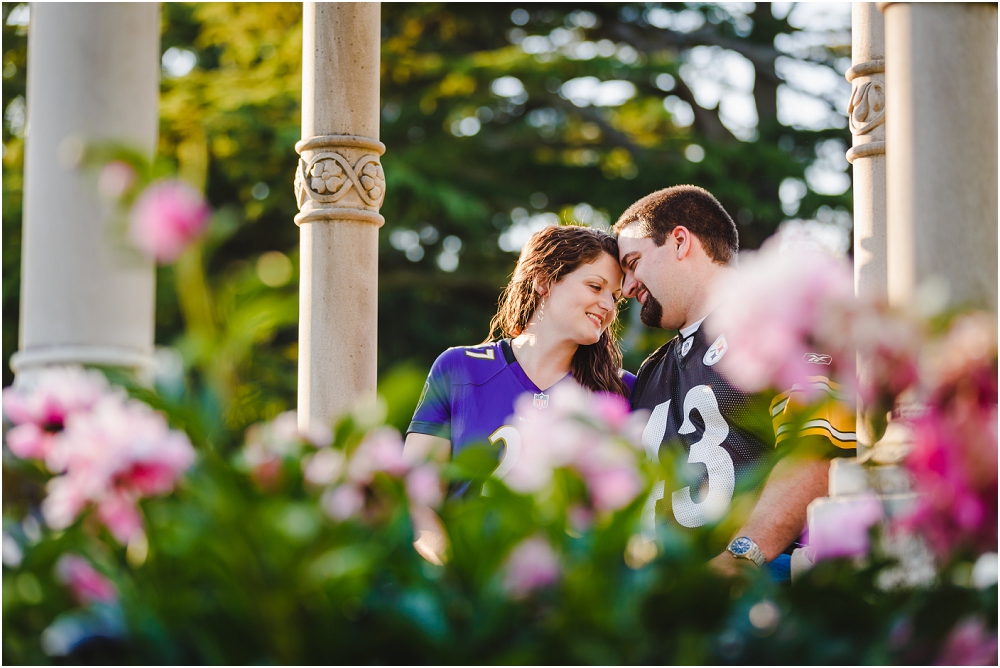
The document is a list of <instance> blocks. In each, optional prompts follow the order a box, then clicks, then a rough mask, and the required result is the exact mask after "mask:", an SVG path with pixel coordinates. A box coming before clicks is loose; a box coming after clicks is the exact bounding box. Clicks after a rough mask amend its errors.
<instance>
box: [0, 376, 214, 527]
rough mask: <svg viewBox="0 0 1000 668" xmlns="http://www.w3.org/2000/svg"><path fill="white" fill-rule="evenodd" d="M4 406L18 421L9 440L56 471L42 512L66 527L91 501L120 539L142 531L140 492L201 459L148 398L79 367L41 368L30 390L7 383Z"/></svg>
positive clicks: (164, 487)
mask: <svg viewBox="0 0 1000 668" xmlns="http://www.w3.org/2000/svg"><path fill="white" fill-rule="evenodd" d="M3 399H4V413H5V414H6V416H7V418H8V419H10V420H11V422H13V423H14V424H15V425H16V426H15V427H13V428H12V429H11V430H10V431H9V432H8V439H7V444H8V447H9V448H10V449H11V452H12V453H14V454H15V455H17V456H19V457H22V458H27V459H39V460H42V461H44V463H45V466H46V467H47V468H48V469H49V471H51V472H52V473H54V474H56V475H55V477H53V478H52V479H51V480H49V482H48V485H47V488H46V489H47V492H48V494H47V496H46V497H45V499H44V501H43V502H42V514H43V515H44V517H45V520H46V523H47V524H48V525H49V526H50V527H52V528H53V529H57V530H58V529H65V528H66V527H68V526H70V525H71V524H72V523H73V522H74V521H75V520H76V518H77V517H78V516H79V515H80V513H81V512H83V511H84V509H86V508H87V507H89V506H93V507H95V508H96V511H97V517H98V519H99V520H100V521H101V522H102V523H103V524H104V525H105V526H106V527H107V528H108V530H109V531H110V532H111V534H112V535H113V536H114V537H115V539H117V540H118V541H119V542H121V543H127V542H128V541H129V539H130V538H132V537H133V536H136V535H137V534H139V533H141V532H142V530H143V524H142V516H141V514H140V512H139V508H138V501H139V499H141V498H143V497H147V496H153V495H157V494H164V493H167V492H169V491H171V490H172V489H173V488H174V485H175V484H176V481H177V479H178V478H179V477H180V475H181V473H182V472H183V471H184V470H186V469H187V468H188V467H189V466H191V464H192V463H193V462H194V458H195V453H194V448H192V447H191V442H190V441H189V440H188V438H187V436H186V435H185V434H184V433H183V432H180V431H175V430H172V429H170V428H169V427H168V426H167V422H166V420H165V419H164V418H163V416H162V415H160V414H159V413H156V412H154V411H153V410H152V409H151V408H150V407H149V406H147V405H146V404H144V403H142V402H140V401H136V400H133V399H129V398H128V397H127V396H126V395H125V394H124V393H123V392H120V391H116V390H114V389H112V388H111V387H110V386H108V385H107V382H106V381H104V380H103V377H102V376H100V374H98V373H97V372H93V371H83V370H82V369H79V368H61V369H52V370H48V371H45V372H43V373H42V375H41V377H40V378H39V379H38V382H37V384H36V385H35V387H34V388H31V389H21V388H7V389H5V390H4V395H3Z"/></svg>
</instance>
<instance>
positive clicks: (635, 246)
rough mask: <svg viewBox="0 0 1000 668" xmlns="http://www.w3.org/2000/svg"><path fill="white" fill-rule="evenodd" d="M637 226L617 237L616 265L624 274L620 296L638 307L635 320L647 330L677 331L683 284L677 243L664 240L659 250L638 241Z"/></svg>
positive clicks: (649, 241)
mask: <svg viewBox="0 0 1000 668" xmlns="http://www.w3.org/2000/svg"><path fill="white" fill-rule="evenodd" d="M637 227H638V225H636V224H635V223H633V224H632V225H629V226H627V227H626V228H625V229H624V230H622V231H621V233H620V234H619V235H618V261H619V263H620V264H621V267H622V271H623V272H625V281H624V283H623V284H622V294H623V295H625V296H626V297H635V298H636V299H637V300H638V302H639V303H640V304H641V305H642V310H641V311H640V312H639V319H640V320H642V324H644V325H646V326H647V327H662V328H664V329H678V328H680V327H682V326H683V325H684V317H685V315H684V311H683V308H682V305H681V303H680V299H679V297H680V296H681V295H683V294H684V285H685V283H684V280H683V273H682V269H681V267H680V266H679V265H680V263H679V261H678V259H677V242H676V241H675V240H674V238H673V237H671V236H668V237H667V239H666V241H665V242H664V244H663V245H662V246H657V245H656V243H655V242H654V241H653V240H652V238H650V237H641V236H639V233H638V231H637Z"/></svg>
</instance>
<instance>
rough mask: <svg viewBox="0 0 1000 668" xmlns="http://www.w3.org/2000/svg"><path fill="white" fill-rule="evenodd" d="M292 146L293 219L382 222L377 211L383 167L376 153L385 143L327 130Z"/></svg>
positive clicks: (380, 150)
mask: <svg viewBox="0 0 1000 668" xmlns="http://www.w3.org/2000/svg"><path fill="white" fill-rule="evenodd" d="M296 149H297V150H298V151H299V153H300V154H301V158H300V159H299V165H298V169H297V170H296V172H295V198H296V201H297V202H298V205H299V210H300V213H299V215H298V216H296V222H297V223H299V224H301V223H303V222H307V221H316V220H337V219H352V220H362V221H367V222H372V223H375V224H377V225H379V226H381V225H382V223H383V222H384V221H383V219H382V216H381V215H379V213H378V210H379V207H381V206H382V201H383V199H384V198H385V172H384V171H383V170H382V165H381V163H380V162H379V156H380V155H381V154H382V153H383V152H384V151H385V146H384V145H383V144H382V143H381V142H378V141H376V140H374V139H367V138H365V137H353V136H348V135H327V136H322V137H313V138H312V139H309V140H305V141H301V142H299V143H298V144H297V145H296ZM334 204H335V206H331V205H334Z"/></svg>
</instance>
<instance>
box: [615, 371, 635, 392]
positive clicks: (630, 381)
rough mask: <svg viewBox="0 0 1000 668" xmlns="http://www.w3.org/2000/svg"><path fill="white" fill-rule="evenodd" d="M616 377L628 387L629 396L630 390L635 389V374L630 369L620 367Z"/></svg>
mask: <svg viewBox="0 0 1000 668" xmlns="http://www.w3.org/2000/svg"><path fill="white" fill-rule="evenodd" d="M618 377H619V378H621V379H622V381H623V382H624V383H625V387H627V388H628V393H629V396H630V397H631V395H632V392H633V391H634V390H635V374H634V373H632V372H630V371H626V370H625V369H620V370H619V371H618Z"/></svg>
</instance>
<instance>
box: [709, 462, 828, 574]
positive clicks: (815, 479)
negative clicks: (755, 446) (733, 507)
mask: <svg viewBox="0 0 1000 668" xmlns="http://www.w3.org/2000/svg"><path fill="white" fill-rule="evenodd" d="M829 475H830V460H829V459H826V458H813V457H795V456H789V457H785V458H783V459H782V460H781V461H779V462H778V463H777V464H776V465H775V467H774V469H773V470H772V471H771V475H769V476H768V478H767V482H766V483H765V485H764V489H763V490H762V491H761V494H760V498H759V499H758V500H757V505H756V506H754V509H753V512H751V513H750V517H748V518H747V521H746V522H745V523H744V524H743V526H742V527H741V528H740V530H739V531H738V532H736V534H735V536H747V537H748V538H750V540H752V541H753V542H755V543H757V547H759V548H760V549H761V551H762V552H763V553H764V558H766V559H767V560H768V561H772V560H774V558H775V557H777V556H778V555H780V554H781V553H782V552H784V550H785V548H786V547H788V546H789V545H790V544H791V543H792V541H794V540H795V539H796V538H798V537H799V536H800V535H802V531H803V530H804V529H805V525H806V507H807V506H808V505H809V503H810V502H811V501H812V500H813V499H815V498H817V497H820V496H824V495H826V493H827V489H828V484H829V483H828V480H829ZM735 536H734V538H735ZM741 561H742V562H745V563H746V564H748V565H752V562H750V561H747V560H742V559H736V558H735V557H734V556H733V555H732V554H731V553H730V552H729V551H728V550H726V551H724V552H723V553H722V554H720V555H719V556H717V557H716V558H714V559H712V561H711V562H709V563H710V564H711V566H712V567H713V568H715V569H716V570H717V571H718V572H720V573H722V574H724V575H734V574H736V573H739V572H740V568H741V566H742V564H741V563H740V562H741Z"/></svg>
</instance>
